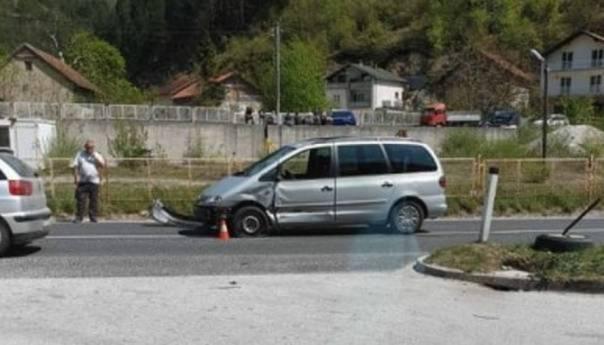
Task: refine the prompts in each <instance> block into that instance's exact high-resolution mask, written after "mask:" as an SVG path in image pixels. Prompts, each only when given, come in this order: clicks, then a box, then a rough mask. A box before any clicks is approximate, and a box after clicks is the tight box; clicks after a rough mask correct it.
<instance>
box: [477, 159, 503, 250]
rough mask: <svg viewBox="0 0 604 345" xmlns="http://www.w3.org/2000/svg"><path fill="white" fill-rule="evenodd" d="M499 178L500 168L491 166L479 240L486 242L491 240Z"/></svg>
mask: <svg viewBox="0 0 604 345" xmlns="http://www.w3.org/2000/svg"><path fill="white" fill-rule="evenodd" d="M498 180H499V168H496V167H491V168H489V185H488V186H487V193H486V195H485V196H484V206H483V208H482V227H481V228H480V238H479V239H478V242H480V243H486V242H487V241H488V240H489V233H490V232H491V221H492V220H493V207H494V206H495V194H496V193H497V181H498Z"/></svg>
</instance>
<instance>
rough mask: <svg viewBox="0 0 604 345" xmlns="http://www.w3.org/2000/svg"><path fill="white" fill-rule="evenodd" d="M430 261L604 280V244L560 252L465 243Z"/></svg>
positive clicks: (559, 278)
mask: <svg viewBox="0 0 604 345" xmlns="http://www.w3.org/2000/svg"><path fill="white" fill-rule="evenodd" d="M427 262H428V263H432V264H437V265H440V266H445V267H450V268H456V269H459V270H462V271H464V272H468V273H474V272H479V273H486V272H493V271H497V270H503V269H505V268H507V267H511V268H514V269H518V270H522V271H526V272H529V273H532V274H534V275H535V276H536V277H538V278H540V279H542V280H544V281H547V282H553V283H568V282H584V281H590V282H594V281H595V282H600V283H604V246H598V247H594V248H591V249H588V250H584V251H579V252H569V253H559V254H558V253H551V252H544V251H536V250H533V249H532V248H531V247H529V246H525V245H505V246H504V245H498V244H465V245H460V246H454V247H450V248H443V249H439V250H437V251H436V252H434V254H432V255H431V256H430V257H429V258H428V260H427Z"/></svg>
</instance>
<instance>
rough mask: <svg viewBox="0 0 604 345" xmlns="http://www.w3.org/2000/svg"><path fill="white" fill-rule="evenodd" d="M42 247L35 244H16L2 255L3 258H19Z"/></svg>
mask: <svg viewBox="0 0 604 345" xmlns="http://www.w3.org/2000/svg"><path fill="white" fill-rule="evenodd" d="M41 249H42V248H40V247H37V246H30V245H28V246H17V247H12V248H11V249H10V250H9V251H8V253H7V254H6V255H5V256H4V257H5V258H9V259H10V258H20V257H24V256H29V255H32V254H35V253H37V252H39V251H40V250H41Z"/></svg>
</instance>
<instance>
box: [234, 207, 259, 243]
mask: <svg viewBox="0 0 604 345" xmlns="http://www.w3.org/2000/svg"><path fill="white" fill-rule="evenodd" d="M232 225H233V230H232V231H233V235H234V236H235V237H262V236H267V235H268V219H267V218H266V214H265V213H264V211H263V210H262V209H261V208H259V207H256V206H245V207H242V208H240V209H239V210H237V211H236V212H235V215H234V217H233V223H232Z"/></svg>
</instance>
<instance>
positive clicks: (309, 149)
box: [194, 137, 447, 237]
mask: <svg viewBox="0 0 604 345" xmlns="http://www.w3.org/2000/svg"><path fill="white" fill-rule="evenodd" d="M445 187H446V179H445V176H444V172H443V169H442V167H441V164H440V162H439V161H438V158H437V157H436V155H435V154H434V152H433V151H432V150H431V149H430V147H428V146H427V145H425V144H423V143H421V142H418V141H414V140H409V139H402V138H376V137H373V138H320V139H311V140H307V141H303V142H299V143H296V144H292V145H287V146H284V147H282V148H281V149H279V150H277V151H275V152H273V153H272V154H270V155H268V156H266V157H265V158H263V159H261V160H259V161H257V162H256V163H254V164H252V165H251V166H249V167H248V168H247V169H245V170H243V171H241V172H239V173H236V174H235V175H234V176H230V177H227V178H224V179H223V180H221V181H219V182H217V183H215V184H214V185H212V186H210V187H209V188H207V189H206V190H204V191H203V193H202V194H201V195H200V196H199V198H198V200H197V202H196V203H195V205H194V209H195V217H196V218H197V220H198V221H200V222H202V223H204V224H216V221H217V219H218V217H219V216H220V215H221V214H226V215H227V219H228V222H229V225H230V226H229V228H230V230H231V232H232V233H233V235H235V236H243V237H249V236H262V235H267V234H269V233H270V231H271V230H279V229H287V228H309V227H325V228H330V227H334V226H351V225H353V226H358V225H370V226H371V225H375V226H380V227H381V228H382V229H383V228H384V227H385V226H389V228H390V229H391V230H392V232H394V233H414V232H416V231H418V230H420V228H421V226H422V223H423V221H424V219H426V218H436V217H440V216H442V215H444V214H445V212H446V210H447V203H446V197H445Z"/></svg>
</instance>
